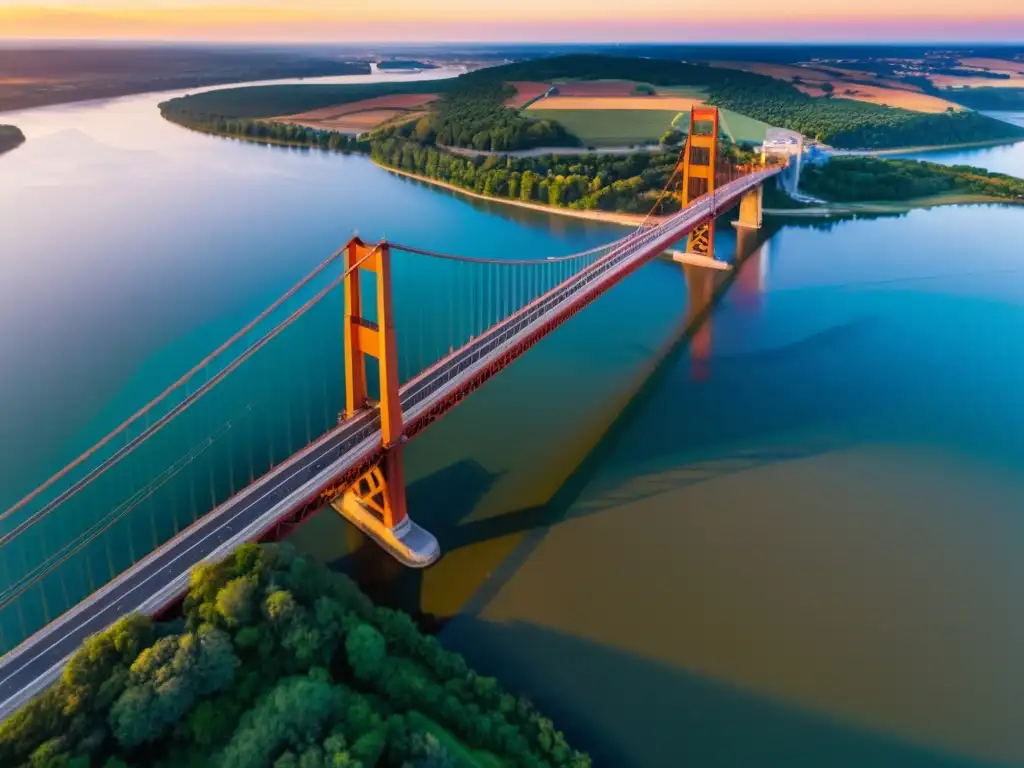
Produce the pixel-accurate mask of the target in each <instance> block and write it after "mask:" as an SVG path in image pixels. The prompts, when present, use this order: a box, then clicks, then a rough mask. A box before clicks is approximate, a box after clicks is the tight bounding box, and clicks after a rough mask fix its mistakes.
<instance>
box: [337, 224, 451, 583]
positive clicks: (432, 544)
mask: <svg viewBox="0 0 1024 768" xmlns="http://www.w3.org/2000/svg"><path fill="white" fill-rule="evenodd" d="M345 271H346V276H345V282H344V292H345V318H344V323H345V334H344V335H345V418H348V419H350V418H352V417H354V416H355V415H356V414H357V413H358V412H359V411H361V410H362V409H363V408H365V407H367V406H371V407H373V406H376V407H377V409H378V410H379V413H380V432H381V443H382V447H383V449H384V458H383V459H382V460H381V461H380V463H379V464H377V465H376V466H374V467H373V468H372V469H370V470H369V471H368V472H366V473H364V474H363V475H362V476H361V477H360V478H359V479H358V480H356V482H355V483H354V484H353V485H352V486H351V487H350V488H348V489H347V490H346V491H345V492H344V493H343V494H342V495H341V496H339V497H336V498H335V499H334V500H333V502H332V506H333V507H334V508H335V510H337V511H338V512H339V513H340V514H341V515H342V516H344V517H345V518H346V519H347V520H348V521H349V522H351V523H352V524H353V525H355V526H356V527H357V528H359V529H361V530H362V531H363V532H364V533H366V534H367V535H368V536H370V538H372V539H374V540H375V541H377V543H379V544H380V545H381V546H382V547H384V549H386V550H387V551H388V552H390V553H391V554H392V555H393V556H394V557H395V558H396V559H398V560H399V561H400V562H402V563H403V564H405V565H408V566H411V567H419V568H422V567H425V566H427V565H430V564H431V563H432V562H434V561H435V560H436V559H437V558H438V557H439V556H440V554H441V552H440V547H439V546H438V543H437V539H435V538H434V537H433V536H432V535H431V534H430V533H428V532H427V531H425V530H424V529H422V528H421V527H420V526H418V525H416V524H415V523H414V522H413V521H412V520H411V519H410V518H409V515H408V513H407V511H406V504H405V471H404V468H403V464H402V444H403V442H404V439H403V435H402V402H401V398H400V394H399V382H398V348H397V345H396V343H395V314H394V307H393V305H392V297H391V249H390V247H389V246H388V244H387V243H386V242H381V243H378V244H377V245H368V244H367V243H364V242H363V241H362V240H360V239H359V238H358V237H354V238H352V240H350V241H349V243H348V245H347V246H346V248H345ZM364 272H368V273H371V274H373V275H375V276H376V283H377V285H376V300H377V301H376V304H377V321H376V322H373V321H371V320H368V319H366V318H365V317H364V315H363V307H362V291H361V288H362V283H361V277H362V274H363V273H364ZM367 359H373V360H376V361H377V367H378V372H379V380H380V401H379V402H378V403H373V402H372V401H371V400H370V398H369V393H368V391H367V386H366V379H367V377H366V366H367Z"/></svg>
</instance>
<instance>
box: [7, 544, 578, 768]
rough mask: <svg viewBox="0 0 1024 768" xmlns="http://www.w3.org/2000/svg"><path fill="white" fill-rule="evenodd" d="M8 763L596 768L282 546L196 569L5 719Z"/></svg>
mask: <svg viewBox="0 0 1024 768" xmlns="http://www.w3.org/2000/svg"><path fill="white" fill-rule="evenodd" d="M0 765H4V766H19V765H33V766H34V765H53V766H57V765H60V766H68V767H69V768H71V767H74V768H86V767H87V766H105V768H122V767H124V766H128V765H152V766H159V767H160V768H172V767H176V766H181V767H182V768H185V767H186V766H216V768H271V767H273V768H299V766H339V767H340V766H348V767H349V768H373V766H381V767H382V768H383V767H388V768H390V767H392V766H393V767H394V768H400V767H401V766H421V767H422V768H426V767H427V766H479V767H480V768H499V767H500V766H505V765H521V766H537V768H541V767H542V766H555V767H558V766H564V767H565V768H588V766H590V765H591V761H590V758H589V757H588V756H586V755H585V754H583V753H580V752H578V751H575V750H573V749H572V748H571V747H570V746H569V745H568V744H567V743H566V740H565V737H564V736H563V735H562V733H561V732H560V731H558V730H557V729H556V728H555V726H554V725H553V724H552V722H551V721H550V720H548V719H547V718H546V717H544V716H543V715H541V714H540V713H539V712H538V711H537V709H536V708H535V707H534V706H533V705H532V704H531V703H530V702H529V701H528V700H526V699H524V698H522V697H517V696H515V695H513V694H512V693H510V692H508V691H507V690H505V689H504V688H503V687H502V686H501V685H500V684H499V683H498V681H497V680H495V679H494V678H492V677H484V676H482V675H478V674H477V673H476V672H474V671H473V670H471V669H470V668H469V667H468V666H467V665H466V662H465V661H464V660H463V658H462V656H460V655H459V654H457V653H452V652H450V651H447V650H445V649H444V648H443V647H442V646H441V644H440V643H439V642H438V641H437V640H436V639H435V638H434V637H432V636H430V635H425V634H423V633H422V632H421V631H420V630H419V628H418V627H417V626H416V624H415V623H414V622H413V620H412V619H411V618H410V617H409V616H407V615H406V614H404V613H400V612H398V611H394V610H391V609H388V608H382V607H379V606H376V605H374V604H373V603H372V602H371V601H370V599H369V598H367V597H366V596H365V595H364V594H363V593H362V592H360V591H359V588H358V587H357V586H356V585H355V584H354V583H353V582H352V581H351V580H350V579H349V578H348V577H346V576H343V575H341V574H338V573H335V572H333V571H331V570H329V569H328V568H327V567H326V566H324V565H321V564H319V563H317V562H315V561H313V560H310V559H308V558H306V557H303V556H301V555H299V554H298V553H297V552H296V551H295V549H294V548H293V547H291V546H290V545H287V544H271V545H256V544H248V545H245V546H243V547H241V548H240V549H238V550H236V551H235V552H234V553H233V554H231V555H230V556H229V557H228V558H227V559H226V560H224V561H222V562H220V563H217V564H209V565H203V566H199V567H197V568H196V569H195V570H194V571H193V572H192V576H191V581H190V584H189V590H188V594H187V596H186V597H185V600H184V605H183V615H182V616H181V617H180V618H177V619H174V620H170V621H162V622H158V621H153V620H151V619H150V618H148V617H145V616H140V615H133V616H128V617H126V618H124V619H122V620H121V621H119V622H118V623H117V624H115V625H114V626H112V627H111V628H110V629H108V630H107V631H105V632H103V633H101V634H99V635H96V636H94V637H92V638H90V639H89V640H87V641H86V642H85V645H84V647H83V648H82V649H81V650H80V651H78V653H77V654H75V656H73V657H72V658H71V660H70V661H69V662H68V664H67V666H66V667H65V668H64V673H63V676H62V678H61V679H60V681H59V682H57V683H56V684H54V685H53V686H52V687H51V688H49V689H48V690H47V691H45V692H44V693H43V694H42V695H40V696H39V697H38V698H37V699H35V700H34V701H32V702H31V703H29V704H28V705H27V706H25V707H24V708H23V709H21V710H20V711H18V712H17V713H15V714H14V715H13V716H11V717H10V718H9V719H8V720H7V721H5V722H4V723H3V724H2V725H0Z"/></svg>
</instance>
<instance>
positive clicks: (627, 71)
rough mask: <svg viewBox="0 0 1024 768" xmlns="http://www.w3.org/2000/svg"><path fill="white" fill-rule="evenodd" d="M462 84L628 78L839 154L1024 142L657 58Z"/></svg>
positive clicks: (992, 129)
mask: <svg viewBox="0 0 1024 768" xmlns="http://www.w3.org/2000/svg"><path fill="white" fill-rule="evenodd" d="M463 77H465V78H478V79H487V78H499V79H504V80H551V79H561V78H578V79H586V80H598V79H625V80H637V81H640V82H646V83H651V84H652V85H655V86H659V85H661V86H669V85H690V86H701V87H704V88H706V89H707V91H708V98H707V102H708V103H709V104H714V105H716V106H719V107H724V108H726V109H731V110H733V111H734V112H739V113H741V114H744V115H747V116H748V117H753V118H755V119H757V120H761V121H763V122H765V123H768V124H770V125H774V126H778V127H780V128H789V129H791V130H794V131H799V132H800V133H803V134H804V135H805V136H809V137H811V138H814V139H818V140H819V141H823V142H825V143H826V144H831V145H832V146H834V147H839V148H870V149H884V148H891V147H910V146H938V145H943V144H959V143H966V142H974V141H988V140H998V139H1014V138H1021V139H1024V128H1019V127H1017V126H1014V125H1010V124H1008V123H1004V122H1002V121H1000V120H995V119H993V118H990V117H987V116H985V115H979V114H976V113H973V112H957V113H948V112H947V113H942V114H925V113H922V112H913V111H910V110H906V109H898V108H894V107H886V106H881V105H877V104H866V103H864V102H859V101H852V100H850V99H840V98H833V97H812V96H809V95H807V94H805V93H802V92H801V91H799V90H797V89H796V88H794V87H793V86H792V85H791V84H789V83H784V82H782V81H780V80H776V79H774V78H771V77H767V76H765V75H758V74H754V73H752V72H741V71H737V70H731V69H721V68H716V67H711V66H707V65H702V64H687V63H684V62H677V61H664V60H657V59H637V58H620V57H615V56H600V55H571V56H558V57H554V58H550V59H538V60H533V61H525V62H519V63H515V64H509V65H506V66H502V67H493V68H491V69H485V70H479V71H477V72H473V73H470V74H469V75H464V76H463Z"/></svg>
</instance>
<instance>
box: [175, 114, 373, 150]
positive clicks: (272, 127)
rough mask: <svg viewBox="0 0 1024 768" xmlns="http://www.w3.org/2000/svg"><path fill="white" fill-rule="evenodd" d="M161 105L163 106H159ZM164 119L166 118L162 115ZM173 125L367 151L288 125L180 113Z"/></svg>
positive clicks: (342, 137)
mask: <svg viewBox="0 0 1024 768" xmlns="http://www.w3.org/2000/svg"><path fill="white" fill-rule="evenodd" d="M161 106H163V105H161ZM165 116H166V115H165ZM174 122H176V123H178V124H179V125H183V126H185V127H186V128H191V129H192V130H194V131H201V132H203V133H212V134H214V135H216V136H229V137H234V138H239V139H248V140H250V141H264V142H267V143H271V144H286V145H288V146H293V147H310V148H312V149H327V150H331V151H334V152H364V153H366V152H369V149H370V145H369V143H368V142H365V141H359V140H357V139H356V138H355V137H354V136H350V135H348V134H344V133H338V132H337V131H325V130H320V129H317V128H308V127H305V126H302V125H292V124H291V123H278V122H271V121H269V120H250V119H247V118H226V117H212V116H198V115H185V114H179V115H176V116H175V119H174Z"/></svg>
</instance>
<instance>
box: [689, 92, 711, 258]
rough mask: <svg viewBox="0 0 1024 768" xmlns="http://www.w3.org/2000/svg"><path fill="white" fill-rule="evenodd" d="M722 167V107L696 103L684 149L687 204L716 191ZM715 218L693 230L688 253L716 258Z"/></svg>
mask: <svg viewBox="0 0 1024 768" xmlns="http://www.w3.org/2000/svg"><path fill="white" fill-rule="evenodd" d="M717 169H718V107H694V108H693V109H692V110H691V111H690V132H689V133H688V134H687V135H686V147H685V148H684V149H683V160H682V174H681V176H682V180H683V190H682V191H683V194H682V197H683V207H684V208H685V207H686V206H687V205H689V204H690V203H692V202H693V201H694V200H696V199H697V198H698V197H700V196H701V195H705V194H713V193H714V191H715V172H716V171H717ZM714 240H715V220H714V218H711V219H709V220H708V221H706V222H704V223H703V224H698V225H697V227H696V228H695V229H694V230H693V232H691V233H690V240H689V243H688V244H687V247H686V252H687V253H692V254H696V255H698V256H705V257H707V258H714V255H715V254H714V247H715V243H714Z"/></svg>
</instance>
